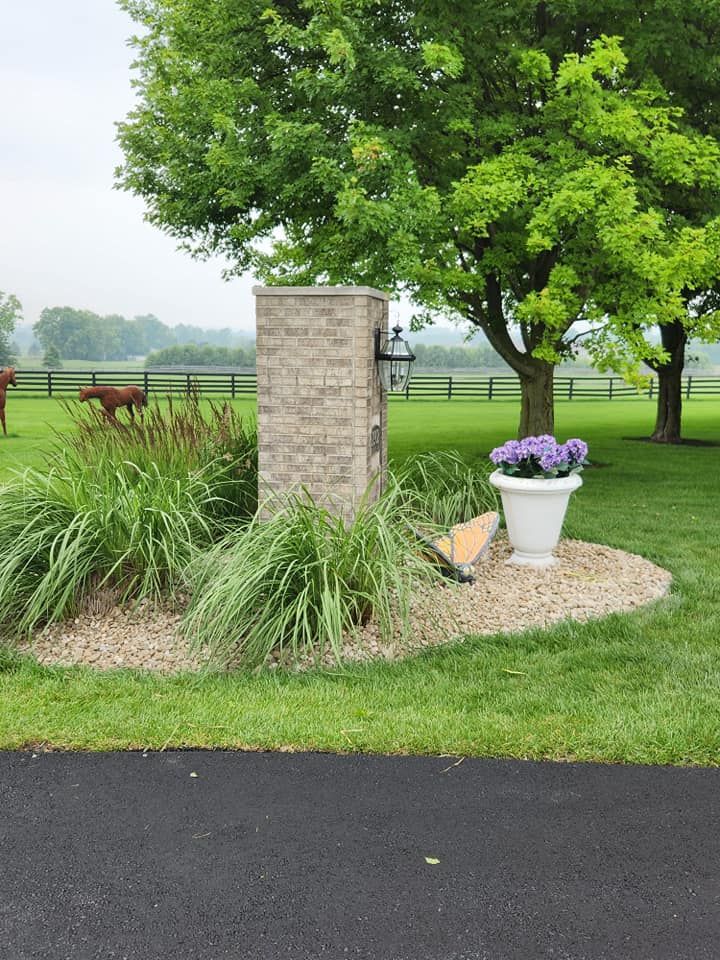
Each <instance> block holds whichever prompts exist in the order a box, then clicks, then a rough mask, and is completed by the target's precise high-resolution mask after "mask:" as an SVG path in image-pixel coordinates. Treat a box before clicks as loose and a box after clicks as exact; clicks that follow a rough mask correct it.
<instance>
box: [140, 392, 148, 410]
mask: <svg viewBox="0 0 720 960" xmlns="http://www.w3.org/2000/svg"><path fill="white" fill-rule="evenodd" d="M140 403H141V404H142V406H143V407H146V406H147V405H148V398H147V394H146V393H145V391H144V390H141V391H140Z"/></svg>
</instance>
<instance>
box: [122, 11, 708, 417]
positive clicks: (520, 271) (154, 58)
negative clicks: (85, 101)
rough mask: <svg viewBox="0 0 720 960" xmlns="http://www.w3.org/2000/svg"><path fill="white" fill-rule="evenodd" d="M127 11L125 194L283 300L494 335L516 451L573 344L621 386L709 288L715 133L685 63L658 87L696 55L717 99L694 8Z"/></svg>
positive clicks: (548, 399)
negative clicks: (512, 408) (341, 290)
mask: <svg viewBox="0 0 720 960" xmlns="http://www.w3.org/2000/svg"><path fill="white" fill-rule="evenodd" d="M124 5H125V7H126V9H127V10H128V11H129V12H130V13H131V14H132V15H133V16H134V17H135V19H136V20H137V21H138V22H139V23H140V24H142V26H143V28H144V31H145V32H144V33H143V34H142V36H141V37H139V38H138V39H136V41H135V43H136V46H137V52H138V60H137V67H138V76H137V80H136V86H137V92H138V96H139V101H138V105H137V107H136V109H135V110H134V111H133V112H132V113H131V114H130V116H129V117H128V119H127V120H126V122H125V123H123V124H121V125H120V142H121V145H122V147H123V150H124V153H125V163H124V165H123V166H122V168H121V169H120V171H119V182H120V183H121V184H122V185H123V186H124V187H125V188H126V189H128V190H131V191H133V192H135V193H137V194H139V195H141V196H142V197H144V198H145V200H146V203H147V206H148V215H149V218H150V220H151V221H153V222H154V223H156V224H157V225H159V226H160V227H162V228H163V229H164V230H166V231H168V232H169V233H171V234H172V235H174V236H175V237H177V238H178V239H180V240H181V241H182V242H183V243H185V244H188V245H190V246H191V248H192V249H193V250H194V251H195V253H196V254H197V255H200V256H203V255H208V254H211V253H216V252H221V253H224V254H225V255H226V256H227V257H228V259H229V261H230V263H231V265H232V269H234V270H236V271H244V270H248V269H250V270H252V271H254V272H255V273H256V274H257V275H258V276H260V277H261V278H262V279H263V280H265V281H268V282H280V283H300V284H306V283H316V282H330V283H363V284H364V283H368V284H372V285H375V286H383V287H386V288H388V289H391V290H395V291H399V290H404V291H406V292H407V293H409V294H410V296H411V297H412V298H413V300H414V302H415V303H416V304H418V306H419V307H420V308H421V313H420V317H421V319H422V318H423V317H424V318H425V319H427V318H428V311H436V312H437V311H443V312H446V313H448V314H450V315H454V316H459V317H462V318H465V319H466V320H468V321H469V322H470V323H472V324H474V325H476V326H479V327H481V328H482V329H483V331H484V332H485V334H486V336H487V338H488V340H489V341H490V343H491V344H492V346H493V347H494V348H495V349H496V350H497V351H498V352H499V353H500V355H501V356H502V357H503V358H504V359H505V360H506V362H508V363H509V364H510V365H511V366H512V367H513V368H514V369H515V370H516V372H517V373H518V375H519V376H520V378H521V382H522V385H523V413H522V418H521V425H520V431H521V432H522V433H530V432H547V431H550V430H551V429H552V425H553V423H552V372H553V367H554V364H555V363H557V362H558V361H559V360H560V359H562V358H563V357H565V356H567V355H568V354H569V353H571V352H572V349H573V344H574V342H576V340H575V338H576V337H577V336H578V335H581V336H583V337H584V341H585V342H584V346H585V348H586V349H587V350H588V351H589V352H590V353H591V354H592V356H593V357H594V359H595V361H596V362H597V363H599V364H600V365H601V366H602V365H605V366H608V367H610V368H613V369H615V370H618V371H620V372H622V373H624V374H625V375H628V376H630V375H632V374H633V372H636V371H637V370H638V369H639V364H640V361H641V360H643V359H651V360H652V359H653V358H656V359H658V360H659V359H661V358H662V356H663V354H662V351H661V349H660V348H658V347H657V346H653V344H652V343H651V342H650V341H649V340H648V339H647V338H646V337H645V333H646V331H647V330H648V329H649V327H651V326H652V325H654V324H657V323H661V322H663V323H667V322H669V321H675V320H676V321H678V322H681V323H684V322H686V320H687V317H688V310H687V296H686V294H687V291H688V290H694V291H696V290H703V289H706V288H708V287H710V286H712V284H713V283H714V282H715V279H716V277H717V273H718V263H719V262H720V220H718V219H717V215H718V213H720V210H719V209H718V199H717V198H718V187H719V186H720V149H719V148H718V142H717V140H716V139H715V136H714V134H715V133H716V132H717V130H716V125H715V119H714V114H713V113H712V111H708V110H705V111H704V112H703V111H701V115H700V117H699V118H693V121H692V122H691V121H690V119H689V118H688V116H687V114H685V113H683V109H682V107H683V105H686V106H690V105H694V106H697V95H696V94H692V93H691V92H690V87H689V84H688V82H687V79H683V78H682V68H681V66H680V65H679V64H678V63H677V62H675V63H674V64H673V66H672V68H671V72H672V71H674V74H675V80H674V81H673V84H672V85H671V88H670V89H669V90H668V89H665V88H664V87H663V83H662V82H661V79H660V76H661V75H662V71H661V69H660V68H661V67H662V66H663V55H664V56H667V52H668V50H669V51H670V53H671V54H672V53H673V51H676V50H677V46H678V43H681V44H684V50H683V55H684V56H685V55H687V64H686V70H687V72H690V73H692V74H693V75H694V77H695V79H696V81H697V83H698V84H700V85H701V86H702V82H703V78H704V80H705V82H706V83H708V84H709V83H711V79H710V74H709V73H707V75H706V71H708V64H709V62H710V61H711V60H713V59H714V60H715V62H717V54H716V53H714V51H713V50H712V49H711V50H710V51H709V52H708V53H707V54H703V53H702V52H700V53H697V52H696V53H692V47H691V43H690V42H689V41H688V40H686V39H683V40H678V38H677V36H675V35H674V33H673V28H675V30H678V29H679V27H680V24H681V23H684V22H685V21H686V20H687V19H688V17H690V18H691V19H692V17H697V18H698V19H699V21H700V25H699V26H697V32H698V34H700V33H702V30H703V27H702V12H703V11H702V8H703V7H705V6H707V4H706V3H704V2H703V0H689V2H688V3H684V4H681V3H680V2H679V0H656V2H652V0H651V2H649V3H646V4H643V5H642V9H641V10H640V9H639V8H638V5H637V3H635V2H632V0H612V2H611V3H609V4H597V3H594V4H591V3H588V2H585V0H557V2H553V3H551V2H548V3H537V2H530V0H513V2H509V3H503V4H496V3H491V2H481V3H477V2H468V0H464V2H453V3H449V2H434V0H433V2H426V0H423V2H419V0H416V2H402V0H390V2H387V0H382V2H380V0H331V2H327V0H303V2H294V0H282V2H281V0H278V2H274V3H268V2H267V0H264V2H255V0H245V2H241V3H238V2H237V0H217V2H215V3H213V4H207V3H205V2H204V0H125V2H124ZM715 20H718V18H717V17H715ZM613 28H617V29H618V32H620V31H622V32H624V33H625V34H626V36H627V37H628V41H627V43H626V46H627V48H628V49H629V50H630V52H631V54H634V56H635V61H634V62H633V59H632V57H631V58H630V59H628V56H627V54H626V51H625V48H624V47H623V44H622V41H621V39H620V38H619V37H618V36H613V35H610V34H609V31H610V30H611V29H613ZM636 34H637V35H639V39H638V37H636V36H635V35H636ZM703 36H706V34H703ZM633 37H635V38H634V39H633ZM663 49H665V54H663ZM691 54H692V57H691ZM683 91H684V93H683ZM715 322H716V315H715V314H713V313H710V314H709V315H706V316H705V317H704V319H703V323H704V324H710V325H712V324H715ZM578 324H581V326H580V327H579V326H578ZM583 324H584V325H583ZM589 329H591V330H592V331H593V332H592V333H588V330H589ZM696 332H698V333H699V332H700V331H696Z"/></svg>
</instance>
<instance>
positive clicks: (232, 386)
mask: <svg viewBox="0 0 720 960" xmlns="http://www.w3.org/2000/svg"><path fill="white" fill-rule="evenodd" d="M230 396H231V397H232V398H233V400H234V399H235V374H234V373H231V374H230Z"/></svg>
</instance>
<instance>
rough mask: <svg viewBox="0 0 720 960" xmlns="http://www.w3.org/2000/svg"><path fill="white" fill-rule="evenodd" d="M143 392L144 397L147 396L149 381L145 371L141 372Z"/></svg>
mask: <svg viewBox="0 0 720 960" xmlns="http://www.w3.org/2000/svg"><path fill="white" fill-rule="evenodd" d="M143 390H144V391H145V396H147V395H148V392H149V390H150V379H149V377H148V372H147V370H144V371H143Z"/></svg>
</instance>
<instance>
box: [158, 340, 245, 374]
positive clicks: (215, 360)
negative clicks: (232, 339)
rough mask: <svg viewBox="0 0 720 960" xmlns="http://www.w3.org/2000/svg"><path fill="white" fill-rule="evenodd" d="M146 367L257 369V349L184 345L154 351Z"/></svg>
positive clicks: (194, 344)
mask: <svg viewBox="0 0 720 960" xmlns="http://www.w3.org/2000/svg"><path fill="white" fill-rule="evenodd" d="M145 366H146V367H205V366H208V367H210V366H212V367H251V368H254V367H255V347H254V346H247V347H215V346H212V345H211V344H207V343H204V344H197V343H183V344H175V345H174V346H172V347H165V348H164V349H162V350H154V351H153V352H152V353H150V354H148V356H147V357H146V358H145Z"/></svg>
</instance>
